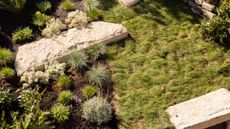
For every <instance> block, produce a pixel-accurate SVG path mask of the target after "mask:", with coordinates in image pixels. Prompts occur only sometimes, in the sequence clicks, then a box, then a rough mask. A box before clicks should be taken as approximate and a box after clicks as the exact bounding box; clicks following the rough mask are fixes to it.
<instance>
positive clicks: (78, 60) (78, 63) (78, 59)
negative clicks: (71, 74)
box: [68, 51, 88, 70]
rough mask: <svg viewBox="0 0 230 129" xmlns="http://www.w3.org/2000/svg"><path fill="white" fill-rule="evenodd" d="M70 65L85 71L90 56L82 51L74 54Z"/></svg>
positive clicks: (69, 60) (70, 59)
mask: <svg viewBox="0 0 230 129" xmlns="http://www.w3.org/2000/svg"><path fill="white" fill-rule="evenodd" d="M68 64H69V65H70V66H71V67H72V68H76V69H77V70H83V69H84V68H86V67H87V65H88V56H87V55H86V54H85V53H84V52H81V51H75V52H73V53H72V54H71V55H70V56H69V59H68Z"/></svg>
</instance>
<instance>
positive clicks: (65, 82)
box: [57, 75, 72, 89]
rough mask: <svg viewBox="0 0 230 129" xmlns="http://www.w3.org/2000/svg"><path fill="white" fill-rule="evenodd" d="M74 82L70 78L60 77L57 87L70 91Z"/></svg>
mask: <svg viewBox="0 0 230 129" xmlns="http://www.w3.org/2000/svg"><path fill="white" fill-rule="evenodd" d="M71 82H72V80H71V79H70V77H68V76H65V75H64V76H60V77H59V78H58V79H57V85H58V86H59V87H61V88H62V89H68V88H69V87H70V85H71Z"/></svg>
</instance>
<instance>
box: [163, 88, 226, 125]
mask: <svg viewBox="0 0 230 129" xmlns="http://www.w3.org/2000/svg"><path fill="white" fill-rule="evenodd" d="M166 112H168V114H169V115H170V121H171V122H172V123H173V124H174V126H175V127H176V129H204V128H207V127H211V126H213V125H216V124H219V123H222V122H225V121H228V120H230V92H229V91H228V90H226V89H224V88H222V89H219V90H216V91H214V92H210V93H208V94H205V95H203V96H200V97H197V98H194V99H191V100H188V101H185V102H182V103H179V104H177V105H175V106H170V107H169V108H168V109H167V110H166Z"/></svg>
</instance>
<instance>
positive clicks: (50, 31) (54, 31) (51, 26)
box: [42, 18, 66, 37]
mask: <svg viewBox="0 0 230 129" xmlns="http://www.w3.org/2000/svg"><path fill="white" fill-rule="evenodd" d="M65 28H66V25H65V24H63V23H62V22H61V21H60V20H59V19H55V18H52V19H51V20H50V21H49V22H48V23H47V24H46V28H45V29H44V30H43V31H42V35H43V36H45V37H53V36H55V35H58V34H60V33H61V31H62V30H64V29H65Z"/></svg>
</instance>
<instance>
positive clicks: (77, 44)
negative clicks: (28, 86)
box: [15, 21, 128, 75]
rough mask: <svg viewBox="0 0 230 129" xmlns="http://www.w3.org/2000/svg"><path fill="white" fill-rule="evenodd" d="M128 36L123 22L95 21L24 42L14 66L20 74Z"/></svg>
mask: <svg viewBox="0 0 230 129" xmlns="http://www.w3.org/2000/svg"><path fill="white" fill-rule="evenodd" d="M127 36H128V32H127V30H126V29H125V28H124V27H123V26H122V25H120V24H114V23H107V22H102V21H98V22H92V23H90V24H88V25H87V26H86V27H85V28H83V29H75V28H73V29H70V30H68V31H66V32H63V33H62V34H61V35H59V36H56V37H53V38H43V39H41V40H38V41H35V42H32V43H29V44H25V45H23V46H21V47H19V48H18V52H17V54H16V60H15V66H16V71H17V74H18V75H21V74H22V73H23V72H25V71H28V70H40V69H42V68H43V67H44V64H45V63H46V62H48V61H52V60H58V61H60V62H63V61H65V60H66V56H68V55H69V54H71V52H73V51H74V50H82V49H85V48H87V47H89V46H91V45H93V44H97V43H105V44H108V43H112V42H116V41H118V40H121V39H124V38H126V37H127Z"/></svg>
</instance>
